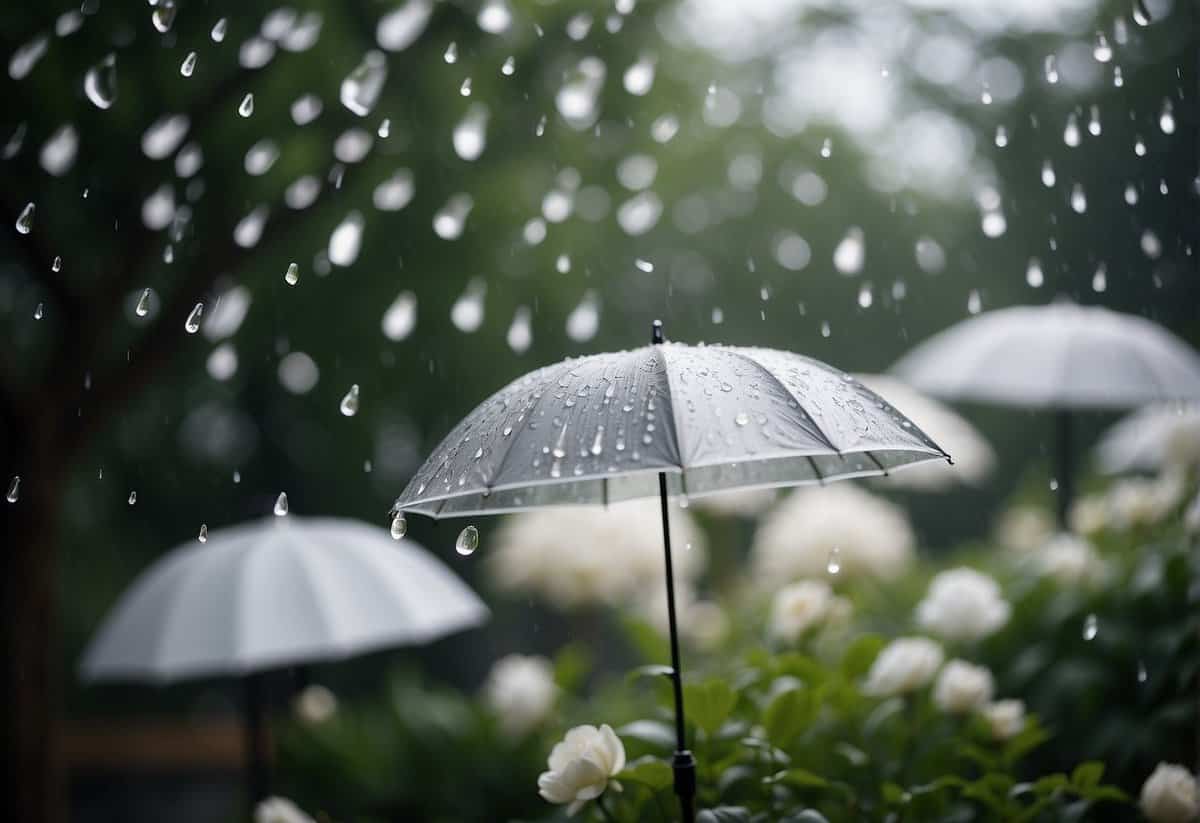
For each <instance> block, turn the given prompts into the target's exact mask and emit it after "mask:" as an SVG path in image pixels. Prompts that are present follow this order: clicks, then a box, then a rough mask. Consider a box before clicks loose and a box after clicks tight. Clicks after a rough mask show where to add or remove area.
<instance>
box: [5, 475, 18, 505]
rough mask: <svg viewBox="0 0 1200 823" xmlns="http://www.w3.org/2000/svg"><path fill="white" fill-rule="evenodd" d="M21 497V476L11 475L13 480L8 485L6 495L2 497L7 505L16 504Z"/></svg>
mask: <svg viewBox="0 0 1200 823" xmlns="http://www.w3.org/2000/svg"><path fill="white" fill-rule="evenodd" d="M20 497H21V476H20V475H19V474H18V475H13V479H12V480H10V481H9V483H8V493H7V494H5V495H4V499H5V500H7V501H8V502H9V503H16V502H17V500H19V499H20Z"/></svg>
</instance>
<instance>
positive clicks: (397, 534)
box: [388, 512, 408, 540]
mask: <svg viewBox="0 0 1200 823" xmlns="http://www.w3.org/2000/svg"><path fill="white" fill-rule="evenodd" d="M407 533H408V520H407V519H406V518H405V517H404V512H396V514H395V515H393V516H392V524H391V526H390V527H389V528H388V534H390V535H391V536H392V539H393V540H401V539H403V538H404V535H405V534H407Z"/></svg>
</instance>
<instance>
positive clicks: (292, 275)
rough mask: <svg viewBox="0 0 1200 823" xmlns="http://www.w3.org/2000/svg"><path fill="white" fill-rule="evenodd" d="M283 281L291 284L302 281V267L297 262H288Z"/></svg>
mask: <svg viewBox="0 0 1200 823" xmlns="http://www.w3.org/2000/svg"><path fill="white" fill-rule="evenodd" d="M283 282H285V283H287V284H288V285H289V286H294V285H296V284H297V283H298V282H300V267H299V266H297V265H296V264H295V263H288V267H287V271H286V272H285V273H284V275H283Z"/></svg>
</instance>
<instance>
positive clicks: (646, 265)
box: [633, 257, 654, 273]
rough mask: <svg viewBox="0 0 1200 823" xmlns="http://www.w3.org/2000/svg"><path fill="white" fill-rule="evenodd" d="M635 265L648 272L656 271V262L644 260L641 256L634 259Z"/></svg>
mask: <svg viewBox="0 0 1200 823" xmlns="http://www.w3.org/2000/svg"><path fill="white" fill-rule="evenodd" d="M633 265H635V266H637V267H638V268H639V269H641V270H642V271H644V272H647V273H649V272H652V271H654V264H653V263H651V262H650V261H649V260H643V259H642V258H640V257H639V258H637V259H636V260H634V261H633Z"/></svg>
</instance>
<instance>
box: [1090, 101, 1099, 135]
mask: <svg viewBox="0 0 1200 823" xmlns="http://www.w3.org/2000/svg"><path fill="white" fill-rule="evenodd" d="M1087 129H1088V134H1090V135H1091V136H1092V137H1099V136H1100V131H1101V129H1100V107H1099V106H1096V105H1093V106H1092V108H1091V116H1090V117H1089V118H1088V125H1087Z"/></svg>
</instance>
